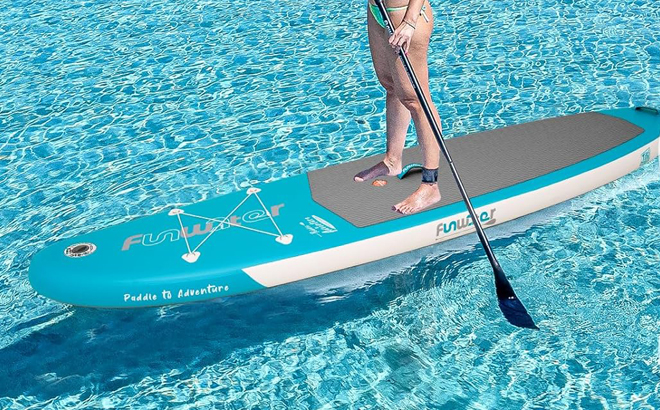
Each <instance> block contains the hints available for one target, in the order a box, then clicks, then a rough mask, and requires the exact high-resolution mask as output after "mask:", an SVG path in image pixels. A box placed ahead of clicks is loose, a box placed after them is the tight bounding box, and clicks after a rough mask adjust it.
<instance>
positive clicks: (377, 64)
mask: <svg viewBox="0 0 660 410" xmlns="http://www.w3.org/2000/svg"><path fill="white" fill-rule="evenodd" d="M367 29H368V32H369V50H370V52H371V61H372V63H373V65H374V71H376V77H378V81H380V83H381V85H382V86H383V87H385V89H387V90H393V87H394V80H393V78H392V67H393V65H394V63H395V62H396V59H397V58H398V56H397V54H395V53H394V50H393V49H392V47H391V46H390V45H389V43H388V42H387V41H388V39H389V34H388V32H387V29H386V28H383V27H381V26H380V25H379V24H378V23H377V22H376V19H375V18H374V16H373V15H372V14H371V10H369V7H368V6H367Z"/></svg>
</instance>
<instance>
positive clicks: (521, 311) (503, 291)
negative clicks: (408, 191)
mask: <svg viewBox="0 0 660 410" xmlns="http://www.w3.org/2000/svg"><path fill="white" fill-rule="evenodd" d="M375 2H376V6H377V7H378V10H379V11H380V14H381V16H382V17H383V21H385V24H386V26H387V30H388V31H389V33H390V35H392V33H394V25H393V24H392V20H390V16H389V15H388V14H387V10H386V9H385V5H384V4H383V0H375ZM399 57H400V58H401V62H402V63H403V67H404V68H405V70H406V73H407V74H408V78H409V79H410V82H411V83H412V87H413V89H414V90H415V93H416V94H417V98H418V99H419V103H420V104H421V106H422V109H423V110H424V114H426V118H427V120H428V121H429V124H430V125H431V129H432V130H433V135H435V139H436V141H437V142H438V145H439V146H440V150H441V151H442V154H443V155H444V156H445V158H446V159H447V162H448V163H449V168H450V169H451V173H452V175H454V180H456V185H458V190H459V191H460V192H461V196H462V197H463V201H464V202H465V206H466V207H467V209H468V212H469V213H470V216H471V217H472V222H473V223H474V227H475V229H476V231H477V235H478V236H479V240H480V241H481V244H482V245H483V247H484V250H485V251H486V256H488V260H489V261H490V264H491V266H492V267H493V273H494V275H495V290H496V292H497V299H498V302H499V306H500V310H501V311H502V314H503V315H504V317H505V318H506V320H508V321H509V323H511V324H512V325H514V326H518V327H523V328H528V329H538V327H537V326H536V324H534V319H532V317H531V316H530V315H529V313H527V309H525V306H524V305H523V304H522V302H521V301H520V300H519V299H518V297H517V296H516V293H515V292H514V291H513V287H511V283H509V280H508V279H507V278H506V275H505V274H504V271H503V270H502V267H501V266H500V264H499V262H498V261H497V259H496V258H495V254H494V253H493V250H492V249H491V247H490V242H488V238H487V237H486V234H485V233H484V230H483V228H482V227H481V222H480V221H479V218H478V217H477V215H476V212H475V211H474V208H473V207H472V202H471V201H470V197H469V196H468V194H467V192H466V191H465V187H464V186H463V182H462V181H461V178H460V176H459V175H458V171H457V170H456V167H454V161H453V160H452V159H451V156H450V155H449V151H448V150H447V147H446V146H445V142H444V138H443V136H442V131H441V130H440V127H439V126H438V124H437V122H436V121H435V117H434V116H433V114H432V112H431V109H430V107H429V105H428V102H427V101H426V97H425V96H424V93H423V92H422V89H421V87H420V85H419V81H417V76H416V75H415V72H414V71H413V68H412V65H411V64H410V61H409V60H408V57H407V56H406V54H405V52H404V51H403V49H402V48H400V49H399Z"/></svg>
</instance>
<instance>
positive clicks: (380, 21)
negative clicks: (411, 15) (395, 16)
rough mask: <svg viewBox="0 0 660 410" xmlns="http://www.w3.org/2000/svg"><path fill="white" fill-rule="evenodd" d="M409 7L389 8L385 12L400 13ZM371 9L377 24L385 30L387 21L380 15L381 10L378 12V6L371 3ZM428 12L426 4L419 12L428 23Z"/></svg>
mask: <svg viewBox="0 0 660 410" xmlns="http://www.w3.org/2000/svg"><path fill="white" fill-rule="evenodd" d="M407 8H408V6H402V7H388V8H386V9H385V10H387V11H388V12H389V11H399V10H405V9H407ZM369 9H370V10H371V14H372V15H373V16H374V19H376V23H378V25H379V26H381V27H382V28H385V21H384V20H383V16H381V15H380V10H378V6H376V5H375V4H371V3H369ZM424 10H426V4H425V5H423V6H422V11H420V12H419V15H420V16H424V20H426V22H427V23H428V22H429V18H428V17H427V16H426V13H425V12H424Z"/></svg>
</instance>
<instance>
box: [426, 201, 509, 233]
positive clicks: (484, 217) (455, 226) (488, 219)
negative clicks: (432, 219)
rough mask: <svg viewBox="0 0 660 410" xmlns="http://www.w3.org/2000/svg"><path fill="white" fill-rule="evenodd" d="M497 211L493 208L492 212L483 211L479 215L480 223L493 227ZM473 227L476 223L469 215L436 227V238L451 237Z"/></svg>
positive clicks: (441, 223)
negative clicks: (450, 235)
mask: <svg viewBox="0 0 660 410" xmlns="http://www.w3.org/2000/svg"><path fill="white" fill-rule="evenodd" d="M496 211H497V209H496V208H492V209H491V210H490V211H483V212H481V213H480V214H479V222H481V225H482V226H489V225H493V224H495V222H496V219H495V212H496ZM471 226H474V223H473V222H472V216H470V214H467V215H466V216H464V217H462V218H457V219H455V220H453V221H451V222H448V223H447V222H440V223H439V224H438V225H437V226H436V230H435V236H436V238H439V237H440V236H443V235H449V234H452V233H455V232H459V231H461V230H463V229H467V228H469V227H471Z"/></svg>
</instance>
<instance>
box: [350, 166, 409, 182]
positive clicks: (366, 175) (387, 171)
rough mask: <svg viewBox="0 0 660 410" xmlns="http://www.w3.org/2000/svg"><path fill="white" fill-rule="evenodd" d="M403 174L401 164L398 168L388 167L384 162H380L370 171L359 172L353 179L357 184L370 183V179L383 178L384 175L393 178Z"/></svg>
mask: <svg viewBox="0 0 660 410" xmlns="http://www.w3.org/2000/svg"><path fill="white" fill-rule="evenodd" d="M400 172H401V164H399V165H398V166H392V167H390V166H388V165H387V164H386V163H385V162H384V161H380V162H379V163H378V164H376V165H374V166H373V167H371V168H369V169H365V170H364V171H362V172H359V173H358V174H357V175H355V176H354V177H353V179H354V180H355V182H362V181H368V180H370V179H374V178H378V177H382V176H384V175H388V176H392V175H398V174H399V173H400Z"/></svg>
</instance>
